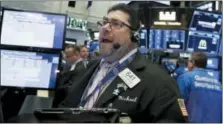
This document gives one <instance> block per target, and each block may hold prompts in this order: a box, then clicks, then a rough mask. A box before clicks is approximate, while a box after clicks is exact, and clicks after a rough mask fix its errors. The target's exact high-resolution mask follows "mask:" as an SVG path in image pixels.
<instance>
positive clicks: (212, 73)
mask: <svg viewBox="0 0 223 124" xmlns="http://www.w3.org/2000/svg"><path fill="white" fill-rule="evenodd" d="M206 70H207V72H208V74H209V75H210V76H212V77H213V78H214V79H216V80H220V72H219V71H215V70H211V69H206Z"/></svg>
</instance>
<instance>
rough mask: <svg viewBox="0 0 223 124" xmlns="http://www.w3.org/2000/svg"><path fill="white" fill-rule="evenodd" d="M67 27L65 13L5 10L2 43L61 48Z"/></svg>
mask: <svg viewBox="0 0 223 124" xmlns="http://www.w3.org/2000/svg"><path fill="white" fill-rule="evenodd" d="M65 29H66V16H65V15H59V14H46V13H37V12H26V11H16V10H4V11H3V18H2V32H1V44H3V45H14V46H29V47H39V48H54V49H61V48H62V47H63V41H64V31H65Z"/></svg>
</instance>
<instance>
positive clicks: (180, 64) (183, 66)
mask: <svg viewBox="0 0 223 124" xmlns="http://www.w3.org/2000/svg"><path fill="white" fill-rule="evenodd" d="M186 71H187V63H186V60H185V59H184V58H178V60H177V68H176V70H175V71H174V73H173V78H174V79H175V80H177V79H178V77H179V76H180V75H182V74H184V73H185V72H186Z"/></svg>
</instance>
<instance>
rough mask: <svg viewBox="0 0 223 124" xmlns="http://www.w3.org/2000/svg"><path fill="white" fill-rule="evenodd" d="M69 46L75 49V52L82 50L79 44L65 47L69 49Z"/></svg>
mask: <svg viewBox="0 0 223 124" xmlns="http://www.w3.org/2000/svg"><path fill="white" fill-rule="evenodd" d="M69 48H71V49H73V52H74V53H75V52H78V53H80V51H81V49H80V47H78V46H77V45H67V46H66V48H65V49H69Z"/></svg>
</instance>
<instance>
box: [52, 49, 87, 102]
mask: <svg viewBox="0 0 223 124" xmlns="http://www.w3.org/2000/svg"><path fill="white" fill-rule="evenodd" d="M65 58H66V66H65V68H64V70H63V71H62V72H61V73H59V74H58V78H57V88H56V89H57V90H56V94H55V100H54V106H57V105H58V104H59V103H60V102H61V101H62V100H64V98H65V97H66V95H67V92H68V90H69V88H70V86H71V85H72V84H73V83H76V82H77V81H79V80H80V79H81V78H82V76H83V75H84V74H85V72H86V71H87V68H86V66H85V64H84V62H83V61H82V58H81V56H80V48H79V47H78V46H75V45H68V46H67V47H66V48H65Z"/></svg>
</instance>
